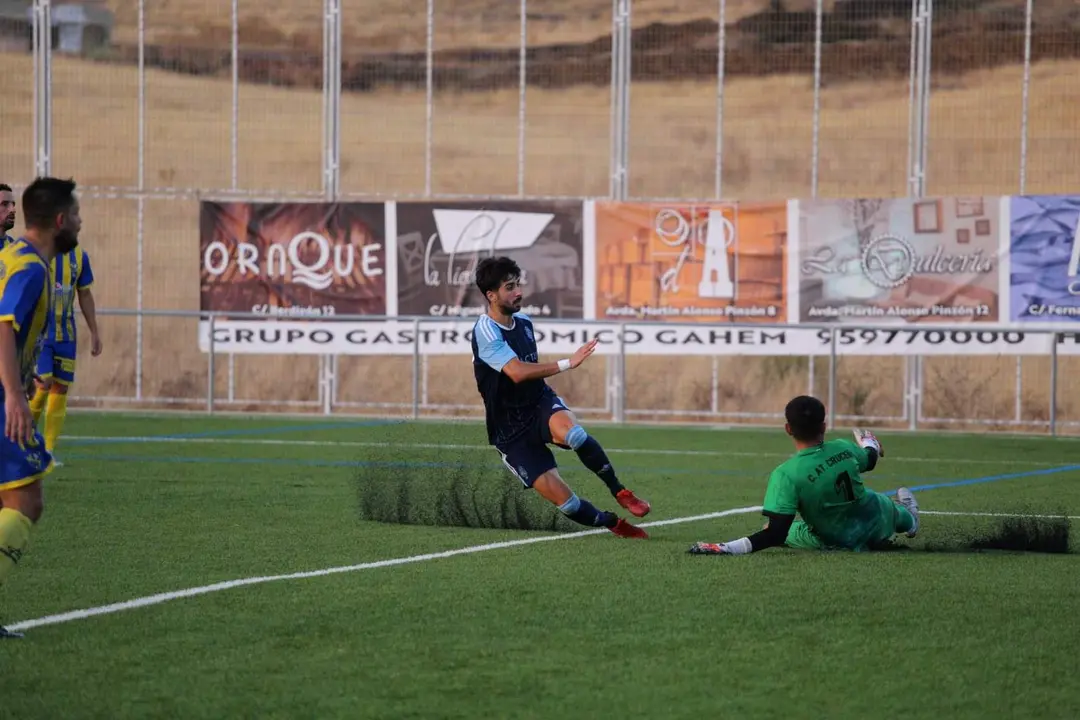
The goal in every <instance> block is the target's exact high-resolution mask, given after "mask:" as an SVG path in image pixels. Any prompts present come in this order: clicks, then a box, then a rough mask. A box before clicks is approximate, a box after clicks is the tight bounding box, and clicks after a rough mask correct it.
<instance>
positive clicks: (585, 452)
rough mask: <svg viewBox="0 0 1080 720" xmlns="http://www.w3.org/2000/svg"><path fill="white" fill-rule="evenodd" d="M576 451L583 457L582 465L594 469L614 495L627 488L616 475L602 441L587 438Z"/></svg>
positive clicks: (579, 456)
mask: <svg viewBox="0 0 1080 720" xmlns="http://www.w3.org/2000/svg"><path fill="white" fill-rule="evenodd" d="M574 452H576V453H577V455H578V458H580V459H581V464H582V465H584V466H585V467H587V468H589V469H590V470H592V471H593V472H594V473H596V476H597V477H598V478H600V479H601V480H603V481H604V484H605V485H607V486H608V490H610V491H611V494H612V495H615V494H617V493H618V492H620V491H622V490H624V489H625V488H624V487H623V484H622V483H621V482H619V478H618V477H617V476H616V475H615V468H613V467H611V461H610V460H608V456H607V453H605V452H604V448H602V447H600V443H598V442H596V440H595V439H593V438H591V437H590V438H587V439H586V440H585V442H584V443H582V444H581V445H580V446H579V447H578V448H576V449H575V450H574Z"/></svg>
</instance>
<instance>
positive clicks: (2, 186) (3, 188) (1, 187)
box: [0, 183, 12, 192]
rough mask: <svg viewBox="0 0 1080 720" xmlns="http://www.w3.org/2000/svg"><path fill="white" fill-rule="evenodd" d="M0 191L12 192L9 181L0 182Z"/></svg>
mask: <svg viewBox="0 0 1080 720" xmlns="http://www.w3.org/2000/svg"><path fill="white" fill-rule="evenodd" d="M0 192H12V190H11V186H10V185H8V184H7V183H0Z"/></svg>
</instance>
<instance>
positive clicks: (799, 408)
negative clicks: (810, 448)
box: [784, 395, 825, 444]
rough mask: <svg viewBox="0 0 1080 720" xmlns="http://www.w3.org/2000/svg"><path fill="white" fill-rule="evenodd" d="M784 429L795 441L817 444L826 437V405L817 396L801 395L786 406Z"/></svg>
mask: <svg viewBox="0 0 1080 720" xmlns="http://www.w3.org/2000/svg"><path fill="white" fill-rule="evenodd" d="M784 419H785V420H787V424H786V425H784V429H785V430H787V434H788V435H790V436H791V437H792V438H793V439H794V440H795V442H797V443H803V444H817V443H820V442H822V441H824V439H825V405H824V404H823V403H822V402H821V401H820V400H818V399H817V398H816V397H810V396H809V395H800V396H798V397H796V398H792V400H791V402H789V403H788V404H787V407H786V408H784Z"/></svg>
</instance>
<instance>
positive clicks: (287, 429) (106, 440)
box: [65, 420, 405, 445]
mask: <svg viewBox="0 0 1080 720" xmlns="http://www.w3.org/2000/svg"><path fill="white" fill-rule="evenodd" d="M403 422H405V421H404V420H352V421H342V420H339V421H337V422H333V423H307V424H304V425H275V426H272V427H260V428H230V429H228V430H206V431H204V432H197V433H170V434H166V435H153V436H151V437H155V438H161V439H162V440H197V439H199V438H218V437H220V438H225V437H242V436H245V435H273V434H278V433H293V432H307V431H321V430H348V429H351V428H369V427H379V426H382V425H398V424H401V423H403ZM128 441H129V439H128V438H115V437H101V438H70V439H67V440H65V442H67V443H69V444H72V445H107V444H111V443H122V442H128Z"/></svg>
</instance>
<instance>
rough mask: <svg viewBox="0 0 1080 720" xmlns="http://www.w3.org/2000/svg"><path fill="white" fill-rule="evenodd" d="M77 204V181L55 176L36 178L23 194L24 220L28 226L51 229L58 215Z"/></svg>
mask: <svg viewBox="0 0 1080 720" xmlns="http://www.w3.org/2000/svg"><path fill="white" fill-rule="evenodd" d="M74 204H75V181H74V180H61V179H60V178H54V177H39V178H35V180H34V182H32V183H30V184H29V185H27V186H26V189H25V190H23V194H22V215H23V222H25V223H26V227H28V228H36V229H39V230H50V229H52V228H53V227H55V224H56V216H57V215H60V214H62V213H65V212H67V211H68V210H69V209H70V208H71V206H72V205H74Z"/></svg>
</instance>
